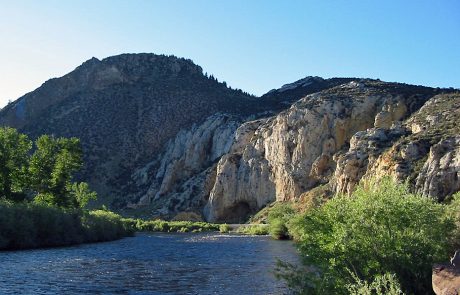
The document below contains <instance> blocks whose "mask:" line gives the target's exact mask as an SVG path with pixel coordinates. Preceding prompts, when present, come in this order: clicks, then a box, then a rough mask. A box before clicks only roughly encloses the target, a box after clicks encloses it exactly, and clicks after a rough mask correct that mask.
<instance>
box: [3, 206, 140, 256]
mask: <svg viewBox="0 0 460 295" xmlns="http://www.w3.org/2000/svg"><path fill="white" fill-rule="evenodd" d="M132 233H133V228H132V227H130V225H129V224H127V223H125V222H124V220H123V219H122V218H121V216H119V215H116V214H115V213H112V212H105V211H93V212H85V211H81V210H75V209H71V210H66V211H64V210H62V209H60V208H56V207H53V206H47V205H43V204H34V203H12V202H9V201H0V249H26V248H37V247H51V246H66V245H72V244H79V243H89V242H100V241H108V240H115V239H119V238H121V237H124V236H127V235H130V234H132Z"/></svg>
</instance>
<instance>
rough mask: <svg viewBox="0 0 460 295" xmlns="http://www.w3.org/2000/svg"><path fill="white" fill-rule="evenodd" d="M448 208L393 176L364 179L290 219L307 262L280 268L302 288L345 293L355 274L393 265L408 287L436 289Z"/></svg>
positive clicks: (367, 275)
mask: <svg viewBox="0 0 460 295" xmlns="http://www.w3.org/2000/svg"><path fill="white" fill-rule="evenodd" d="M448 212H449V210H447V206H446V205H442V204H438V203H436V202H434V201H433V200H432V199H430V198H426V197H422V196H417V195H413V194H410V193H409V192H408V190H407V188H406V187H405V186H400V185H395V184H394V183H393V182H392V181H390V180H388V179H385V180H383V181H382V182H380V183H379V184H378V185H377V184H376V183H374V182H371V183H368V184H366V185H361V186H360V187H359V188H358V189H357V190H356V192H355V193H354V194H353V195H352V196H351V197H336V198H334V199H332V200H331V201H329V202H327V203H326V204H325V205H324V206H322V207H320V208H317V209H311V210H310V211H308V212H307V213H305V214H304V215H301V216H299V217H297V218H296V219H295V220H294V221H293V222H292V225H291V226H290V232H291V233H292V234H293V235H294V238H295V239H296V240H297V241H298V248H299V250H300V253H301V256H302V260H303V263H304V266H305V269H303V270H302V271H300V270H298V269H297V270H295V269H291V271H289V267H288V268H284V272H283V271H282V272H280V273H279V276H281V277H283V278H285V279H286V280H287V281H288V284H290V286H291V287H294V288H296V289H297V291H298V293H304V294H307V293H308V294H347V292H346V286H347V285H349V284H352V283H353V282H354V281H355V278H358V279H359V280H363V281H367V282H372V281H373V280H374V279H375V278H376V277H377V276H379V275H382V274H385V273H394V274H395V275H396V278H397V280H399V282H400V283H401V287H402V289H403V290H404V291H405V292H407V293H409V294H411V293H415V294H427V293H430V292H431V267H432V264H433V263H435V262H440V261H446V260H447V259H448V257H449V256H448V254H449V252H448V251H449V250H450V239H451V236H452V234H453V231H454V229H455V223H454V218H453V217H452V216H451V215H450V214H448ZM292 270H293V271H292Z"/></svg>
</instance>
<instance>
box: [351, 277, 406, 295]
mask: <svg viewBox="0 0 460 295" xmlns="http://www.w3.org/2000/svg"><path fill="white" fill-rule="evenodd" d="M352 276H353V278H354V280H355V282H354V283H353V284H349V285H347V290H348V294H350V295H404V292H403V291H402V290H401V285H400V284H399V282H398V279H397V278H396V275H394V274H384V275H381V276H380V275H378V276H376V277H375V278H374V280H373V281H372V282H371V283H368V282H366V281H363V280H360V279H359V278H358V277H357V276H356V275H354V274H352Z"/></svg>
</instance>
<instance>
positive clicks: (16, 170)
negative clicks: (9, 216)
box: [0, 127, 32, 200]
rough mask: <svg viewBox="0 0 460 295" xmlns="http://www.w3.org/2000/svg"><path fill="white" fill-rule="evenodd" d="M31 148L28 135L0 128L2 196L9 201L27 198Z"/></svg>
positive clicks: (0, 194) (0, 180)
mask: <svg viewBox="0 0 460 295" xmlns="http://www.w3.org/2000/svg"><path fill="white" fill-rule="evenodd" d="M31 148H32V142H31V141H30V140H29V139H28V138H27V136H26V135H24V134H20V133H18V132H17V131H16V129H13V128H9V127H5V128H0V196H3V197H4V198H6V199H8V200H21V199H24V198H25V191H26V188H27V183H28V174H27V166H28V155H29V151H30V149H31Z"/></svg>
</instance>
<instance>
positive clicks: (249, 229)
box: [237, 224, 269, 236]
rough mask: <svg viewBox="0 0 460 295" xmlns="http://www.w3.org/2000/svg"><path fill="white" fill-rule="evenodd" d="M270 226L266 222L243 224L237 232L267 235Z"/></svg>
mask: <svg viewBox="0 0 460 295" xmlns="http://www.w3.org/2000/svg"><path fill="white" fill-rule="evenodd" d="M268 230H269V227H268V225H266V224H254V225H249V226H242V227H240V228H238V230H237V232H238V233H240V234H245V235H253V236H265V235H268Z"/></svg>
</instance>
